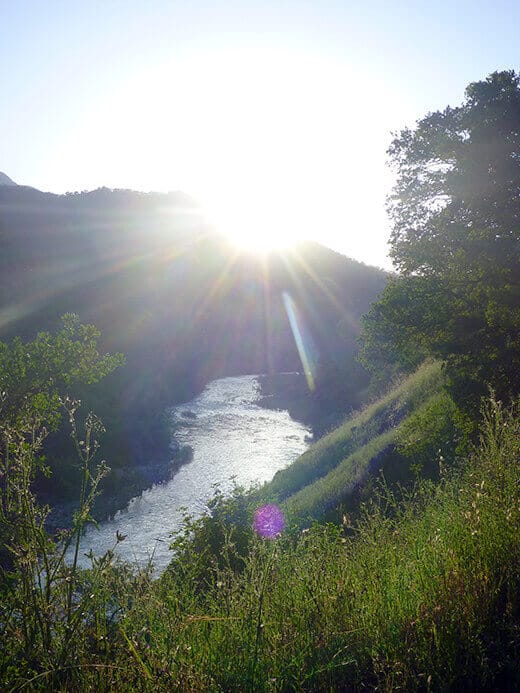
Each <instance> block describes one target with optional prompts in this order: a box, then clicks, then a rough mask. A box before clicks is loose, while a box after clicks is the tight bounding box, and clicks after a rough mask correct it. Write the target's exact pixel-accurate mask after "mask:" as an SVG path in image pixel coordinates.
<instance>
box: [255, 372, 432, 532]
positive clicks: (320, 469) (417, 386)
mask: <svg viewBox="0 0 520 693" xmlns="http://www.w3.org/2000/svg"><path fill="white" fill-rule="evenodd" d="M442 384H443V379H442V374H441V366H440V364H439V363H436V362H434V363H426V364H424V365H423V366H421V368H419V369H418V370H417V372H416V373H414V374H413V375H411V376H409V377H408V378H407V379H405V380H403V382H401V383H400V384H399V385H398V386H396V387H395V388H394V389H392V390H391V391H390V392H388V393H387V394H386V395H385V396H383V397H381V398H380V399H378V400H377V401H376V402H374V403H373V404H371V405H369V406H368V407H366V408H365V409H364V410H362V411H361V412H360V413H359V414H357V415H355V416H353V417H352V418H349V419H347V420H346V421H345V422H344V423H343V424H342V425H341V426H339V427H338V428H336V429H334V430H333V431H331V432H330V433H329V434H328V435H326V436H324V437H323V438H321V439H320V440H319V441H318V442H317V443H315V444H314V445H313V446H312V447H311V448H309V450H307V451H306V452H305V453H304V454H303V455H301V457H299V458H298V459H297V460H296V461H295V462H294V463H293V464H291V465H290V466H289V467H287V468H286V469H283V470H281V471H279V472H278V473H277V474H276V475H275V477H274V479H273V480H272V481H271V482H270V483H268V484H266V485H265V486H264V487H263V488H262V490H261V495H262V496H264V497H266V498H270V499H272V500H276V501H277V502H281V503H283V505H284V508H285V510H286V511H287V512H288V514H289V516H290V517H293V518H299V519H300V520H304V519H306V518H309V517H310V518H319V517H322V516H323V515H324V514H325V513H326V512H327V511H328V510H329V509H330V508H331V507H333V506H334V505H336V504H337V503H339V502H340V501H341V500H344V499H345V498H346V497H348V496H349V494H351V493H353V492H354V491H357V490H358V489H359V487H360V485H361V484H362V483H363V482H364V481H365V480H366V478H367V476H368V475H369V473H370V472H373V471H376V470H379V469H380V468H384V469H385V473H386V472H387V471H388V472H389V473H390V475H391V476H393V477H394V478H399V477H400V476H401V477H402V476H403V474H404V476H406V473H407V470H408V464H409V463H408V462H405V461H404V460H402V459H400V458H399V455H398V454H396V452H395V444H396V442H397V438H398V434H399V432H400V430H401V429H402V427H403V425H404V424H405V423H406V422H407V420H408V418H409V417H410V416H412V415H414V414H415V413H416V412H417V411H418V410H419V409H420V408H421V407H424V406H427V405H428V403H430V402H432V401H433V400H434V399H435V398H436V397H438V396H439V393H440V391H441V389H442ZM389 464H393V466H394V468H393V469H387V467H388V465H389ZM400 464H401V465H402V466H403V467H406V470H401V471H403V474H401V475H400V470H398V469H396V467H397V466H399V465H400Z"/></svg>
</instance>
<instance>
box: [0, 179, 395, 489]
mask: <svg viewBox="0 0 520 693" xmlns="http://www.w3.org/2000/svg"><path fill="white" fill-rule="evenodd" d="M386 281H387V275H386V273H385V272H383V271H381V270H378V269H376V268H373V267H368V266H366V265H363V264H362V263H359V262H356V261H354V260H350V259H348V258H346V257H344V256H342V255H340V254H338V253H335V252H333V251H331V250H329V249H327V248H324V247H322V246H320V245H319V244H316V243H304V244H301V245H300V246H298V247H296V248H293V249H292V250H290V251H287V252H285V253H272V254H271V255H268V256H266V257H255V256H253V255H248V254H247V253H239V252H238V251H237V250H236V248H234V247H232V246H231V245H230V243H229V242H228V241H227V240H226V239H224V238H223V237H222V236H219V235H218V234H217V233H216V232H215V231H214V230H213V229H212V228H210V227H209V226H208V224H207V222H206V221H205V220H204V218H203V215H202V212H201V210H200V208H199V207H198V206H197V204H196V202H194V201H193V200H192V199H191V198H189V197H188V196H187V195H184V194H182V193H169V194H155V193H146V194H145V193H137V192H133V191H129V190H108V189H106V188H101V189H99V190H95V191H92V192H84V193H74V194H67V195H54V194H51V193H44V192H41V191H38V190H35V189H33V188H27V187H23V186H15V187H7V186H3V187H1V188H0V295H1V297H2V300H1V305H0V339H3V340H6V339H9V338H11V337H13V336H14V335H20V336H21V337H22V338H25V339H30V338H32V337H33V336H34V334H35V332H36V331H37V330H41V329H48V330H49V329H50V330H53V329H55V328H56V327H57V325H58V324H59V319H60V316H61V315H63V314H64V313H67V312H72V313H76V314H78V315H79V316H80V319H81V320H82V322H88V323H93V324H94V325H96V327H98V328H99V329H100V331H101V348H102V349H103V350H109V351H112V352H113V351H120V352H123V353H124V354H125V357H126V366H125V367H124V368H123V369H121V370H120V371H119V372H118V373H115V374H113V375H112V376H111V377H110V379H109V380H107V381H106V382H105V383H101V384H100V385H99V386H96V388H94V389H92V388H89V389H88V388H84V389H83V390H82V391H81V392H79V393H76V396H80V398H81V399H82V400H83V401H84V402H86V406H87V407H90V408H92V409H93V410H94V411H96V413H97V414H99V415H100V416H101V418H102V419H103V421H104V422H105V424H106V427H107V429H108V431H109V438H108V440H107V441H105V449H106V454H107V457H109V459H110V463H111V466H112V467H115V468H120V469H122V468H125V470H126V473H125V474H119V475H116V476H115V474H116V472H113V474H112V477H111V479H109V486H111V487H112V488H114V489H116V490H117V489H119V488H120V487H121V484H122V485H123V486H125V485H126V486H128V494H134V493H135V492H137V491H138V490H139V488H140V487H141V488H142V487H143V485H146V484H147V483H149V481H146V475H144V476H143V475H141V474H140V473H139V472H138V471H137V470H138V469H139V467H140V466H142V464H143V462H146V460H150V459H160V458H165V462H166V463H167V462H168V460H169V452H168V449H167V442H168V441H167V436H168V432H167V431H166V430H162V431H161V425H162V424H161V421H162V416H161V414H162V411H163V410H164V408H165V407H166V406H168V405H172V404H175V403H177V402H180V401H186V400H188V399H190V398H191V397H192V396H193V395H194V394H195V393H197V392H198V391H200V390H201V389H202V388H203V386H204V385H205V384H206V383H207V382H208V381H209V380H212V379H214V378H217V377H221V376H227V375H239V374H247V373H276V372H280V371H296V370H300V369H301V367H302V366H301V360H300V356H299V354H298V350H297V348H296V344H295V338H294V336H293V333H292V331H291V326H290V323H289V319H288V316H287V313H286V308H285V305H284V299H283V296H284V295H290V296H291V300H292V302H293V305H294V306H295V310H296V311H297V312H298V319H299V321H300V329H301V330H302V331H303V333H304V334H305V335H306V339H307V344H306V348H307V349H308V351H309V353H311V354H312V363H313V368H314V370H315V376H316V378H315V381H316V389H315V391H314V392H312V393H310V394H309V395H308V399H309V400H312V401H314V402H316V405H315V406H307V410H308V411H309V412H311V414H310V418H311V421H310V423H312V424H314V425H315V426H316V427H319V424H320V419H323V420H325V419H326V420H328V417H329V416H331V412H332V413H335V415H337V412H338V411H339V412H346V411H348V410H350V409H352V408H353V407H357V406H358V405H359V401H360V393H362V391H363V390H364V388H365V387H366V385H367V383H368V374H367V373H366V372H365V371H364V370H363V369H362V368H361V366H360V365H359V364H357V362H356V361H355V356H356V354H357V350H358V345H357V337H358V334H359V329H360V327H359V322H360V317H361V315H362V314H363V313H365V312H366V311H367V309H368V307H369V305H370V303H371V301H373V300H374V299H375V297H376V296H377V295H378V294H379V293H380V291H381V290H382V288H383V287H384V285H385V283H386ZM331 380H333V381H334V383H335V385H336V387H334V388H333V387H330V386H329V383H330V382H331ZM73 394H74V393H73ZM311 404H312V403H311ZM322 426H323V424H322ZM65 442H66V441H65ZM54 450H55V451H59V454H60V455H62V454H63V450H64V441H61V440H60V441H59V444H57V445H55V447H54ZM67 454H69V453H67ZM53 459H54V458H53ZM162 467H163V469H165V470H168V464H163V465H162ZM60 469H61V470H62V471H61V472H60V474H59V475H58V477H59V482H56V481H54V482H53V483H52V488H51V489H49V491H52V492H53V493H58V496H59V495H60V494H64V495H67V493H69V491H67V489H70V492H72V490H73V489H74V486H75V484H76V479H75V477H74V474H73V472H71V471H70V469H69V466H68V465H66V464H60ZM165 473H168V471H166V472H165ZM42 484H43V486H45V487H46V488H47V487H48V486H49V484H47V482H45V480H42ZM59 484H63V488H62V489H61V490H59ZM128 494H127V495H128ZM51 500H52V499H51Z"/></svg>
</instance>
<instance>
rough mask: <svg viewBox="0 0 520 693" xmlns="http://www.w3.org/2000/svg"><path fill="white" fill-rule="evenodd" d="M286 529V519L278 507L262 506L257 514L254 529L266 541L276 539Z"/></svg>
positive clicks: (271, 504)
mask: <svg viewBox="0 0 520 693" xmlns="http://www.w3.org/2000/svg"><path fill="white" fill-rule="evenodd" d="M284 527H285V518H284V516H283V513H282V511H281V510H280V508H279V507H278V506H277V505H274V504H273V503H270V504H268V505H262V506H261V507H260V508H258V510H257V511H256V512H255V517H254V520H253V529H254V530H255V532H256V533H257V534H258V535H259V536H261V537H263V538H264V539H274V538H275V537H277V536H278V535H279V534H281V533H282V531H283V529H284Z"/></svg>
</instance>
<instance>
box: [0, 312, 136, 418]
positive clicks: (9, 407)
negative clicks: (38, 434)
mask: <svg viewBox="0 0 520 693" xmlns="http://www.w3.org/2000/svg"><path fill="white" fill-rule="evenodd" d="M62 323H63V326H62V328H61V330H59V331H58V332H56V334H51V333H50V332H39V333H38V334H37V335H36V338H35V339H34V340H33V341H31V342H23V341H22V340H21V339H20V338H18V337H17V338H15V339H14V340H13V342H12V343H11V344H7V343H4V342H0V420H2V421H3V422H4V423H6V422H9V423H10V424H13V423H15V422H16V420H17V419H19V418H21V417H26V416H27V415H28V414H33V413H34V412H38V416H39V417H40V418H41V419H42V425H47V426H50V427H51V428H56V426H57V424H58V422H59V412H60V408H61V406H60V396H64V395H67V394H71V393H70V388H71V387H74V386H75V385H78V384H89V385H90V384H92V383H96V382H98V381H99V380H101V379H102V378H104V377H105V376H106V375H108V374H109V373H110V372H112V371H113V370H114V369H115V368H117V367H118V366H121V365H122V364H123V363H124V357H123V355H122V354H100V353H99V351H98V339H99V336H100V333H99V330H98V329H97V328H96V327H94V325H83V324H81V323H80V321H79V318H78V317H77V316H76V315H73V314H70V313H69V314H66V315H64V316H63V317H62Z"/></svg>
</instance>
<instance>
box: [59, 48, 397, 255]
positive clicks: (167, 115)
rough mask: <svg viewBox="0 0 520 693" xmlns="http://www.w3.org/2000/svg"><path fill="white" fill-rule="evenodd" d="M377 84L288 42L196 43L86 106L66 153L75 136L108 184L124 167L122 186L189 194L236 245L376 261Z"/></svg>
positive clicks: (380, 197) (383, 183) (379, 176)
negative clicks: (234, 46) (303, 248)
mask: <svg viewBox="0 0 520 693" xmlns="http://www.w3.org/2000/svg"><path fill="white" fill-rule="evenodd" d="M377 87H378V88H377V89H374V80H370V79H367V75H366V74H363V75H362V74H360V73H357V72H356V71H355V70H354V69H351V68H349V67H348V66H346V65H345V64H336V63H334V62H332V61H330V60H325V59H323V58H319V57H317V56H310V55H308V54H305V53H301V54H298V53H297V52H295V51H294V50H293V51H292V52H284V51H283V50H281V49H279V48H278V49H277V50H272V51H271V52H266V51H260V50H253V49H248V48H247V46H246V47H244V50H243V52H242V53H241V59H240V60H239V61H238V60H237V59H236V53H234V52H229V53H226V52H225V51H223V50H219V52H217V53H212V52H211V51H210V49H208V50H206V51H205V50H204V49H201V47H200V46H199V47H196V48H194V49H193V51H192V52H191V53H185V54H183V56H182V57H181V58H177V59H176V60H175V61H170V62H166V63H163V64H162V65H160V66H158V65H150V66H148V67H147V68H146V69H143V70H142V71H141V72H140V73H139V74H134V75H133V76H132V78H131V79H129V80H128V82H127V83H126V84H124V85H123V86H122V87H121V88H120V89H119V90H115V91H114V92H113V93H112V94H111V95H110V96H108V97H107V101H106V102H105V103H103V104H102V105H101V106H97V107H93V110H92V112H91V113H88V114H86V115H85V120H84V122H83V123H82V124H78V125H77V126H76V129H75V130H74V131H71V133H69V142H65V144H64V152H65V150H66V148H67V147H69V144H70V142H72V141H74V142H78V141H80V142H84V143H85V150H84V151H83V152H82V159H83V162H84V165H85V169H86V170H87V169H88V168H89V167H90V168H92V169H93V170H94V169H96V170H97V169H98V167H99V152H100V151H102V152H103V160H104V161H107V162H118V163H117V166H118V170H116V169H115V166H114V164H112V166H113V167H114V170H113V171H110V170H109V169H107V171H106V175H107V177H108V181H107V184H108V185H110V177H112V178H113V179H114V180H119V181H120V180H121V173H120V171H121V170H127V171H134V172H135V171H137V172H138V173H137V174H133V177H132V178H131V179H130V181H129V183H130V184H129V187H134V188H136V189H141V190H143V189H145V190H146V189H148V190H161V189H162V190H165V189H166V190H175V189H180V190H183V191H185V192H188V193H189V194H190V195H192V196H193V197H195V198H196V199H198V200H199V201H200V202H201V203H202V204H203V206H204V208H205V209H206V212H207V216H208V219H209V220H210V221H211V222H213V224H214V225H215V226H216V228H217V229H218V230H220V231H221V232H223V233H225V234H227V235H228V236H229V238H230V239H231V240H232V241H233V242H234V243H236V244H238V245H240V246H241V247H242V248H248V249H250V250H261V251H266V250H269V249H272V248H276V247H280V246H287V245H290V244H292V243H294V242H295V241H297V240H300V239H306V238H312V239H314V240H317V241H319V242H322V243H324V244H326V245H329V246H330V247H332V248H336V249H340V250H341V252H344V253H345V254H347V255H350V256H352V257H356V258H358V259H361V260H364V261H366V262H372V263H374V264H377V263H378V262H379V264H382V263H383V262H384V256H385V250H384V245H383V243H381V247H382V249H383V250H382V251H381V252H380V256H379V257H376V256H375V254H374V241H373V238H374V236H373V233H374V230H375V229H380V231H379V232H380V234H381V237H382V238H384V237H385V233H386V231H385V226H386V219H385V215H384V196H385V193H386V191H387V189H388V180H387V179H386V175H387V174H386V172H385V160H384V152H385V149H386V145H387V143H388V142H387V140H386V139H385V137H386V135H385V133H382V131H381V128H378V127H377V123H378V118H379V117H380V116H379V113H380V110H379V109H380V103H381V101H382V100H383V101H385V103H386V106H385V107H386V111H387V112H388V111H391V110H392V106H393V100H392V95H391V94H388V93H385V87H384V85H381V84H377ZM78 129H79V130H81V132H78ZM87 143H89V144H90V149H89V147H87V146H86V145H87ZM71 151H74V148H73V147H72V148H71ZM64 152H62V153H61V158H62V159H63V157H65V158H66V156H67V155H68V154H66V153H64ZM165 181H167V183H166V185H165ZM374 209H380V210H381V213H380V216H379V217H377V216H375V215H374V212H373V210H374ZM367 210H370V211H371V216H370V215H369V217H370V219H371V222H370V223H371V227H372V228H370V229H366V228H364V225H366V223H367V222H366V219H367ZM367 231H368V232H369V233H367Z"/></svg>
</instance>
